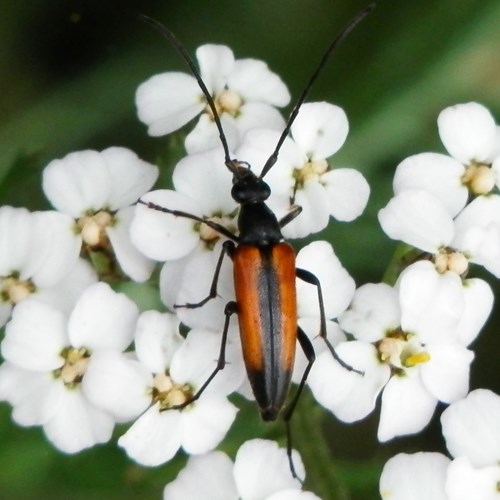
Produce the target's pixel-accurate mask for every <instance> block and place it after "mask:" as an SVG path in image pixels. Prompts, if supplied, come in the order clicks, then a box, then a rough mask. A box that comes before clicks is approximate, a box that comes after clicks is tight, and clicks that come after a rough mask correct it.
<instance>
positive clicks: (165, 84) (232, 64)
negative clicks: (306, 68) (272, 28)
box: [136, 44, 290, 153]
mask: <svg viewBox="0 0 500 500" xmlns="http://www.w3.org/2000/svg"><path fill="white" fill-rule="evenodd" d="M196 58H197V59H198V63H199V67H200V74H201V77H202V79H203V81H204V82H205V85H206V87H207V89H208V91H209V92H210V95H211V96H212V97H213V99H214V102H215V107H216V109H217V112H218V114H219V117H220V119H221V122H222V127H223V129H224V134H225V135H226V138H227V141H228V144H229V147H230V148H235V147H237V146H238V144H239V141H240V140H241V137H242V135H243V134H244V132H245V131H247V130H249V129H251V128H255V127H264V128H271V129H274V130H282V129H283V128H284V125H285V123H284V120H283V118H282V116H281V115H280V113H279V112H278V111H277V110H276V109H275V106H277V107H282V106H286V105H287V104H288V102H289V101H290V94H289V93H288V90H287V88H286V86H285V84H284V83H283V82H282V81H281V79H280V78H279V77H278V76H277V75H276V74H274V73H272V72H271V71H270V70H269V68H268V67H267V65H266V64H265V63H264V62H263V61H259V60H256V59H235V58H234V54H233V52H232V50H231V49H230V48H229V47H226V46H225V45H211V44H207V45H202V46H201V47H199V48H198V49H197V51H196ZM136 105H137V112H138V115H139V119H140V120H141V121H142V122H144V123H145V124H146V125H148V133H149V135H152V136H161V135H166V134H170V133H171V132H174V131H175V130H178V129H179V128H181V127H182V126H183V125H185V124H186V123H188V122H189V121H191V120H192V119H193V118H195V117H196V116H198V115H200V114H201V116H200V118H199V120H198V123H197V125H196V126H195V128H194V130H192V131H191V132H190V133H189V134H188V135H187V137H186V141H185V146H186V150H187V152H188V153H197V152H200V151H206V150H208V149H211V148H213V147H215V146H218V145H219V144H220V142H219V134H218V131H217V128H216V126H215V122H214V119H213V113H212V110H211V109H210V107H209V106H208V104H207V101H206V98H205V96H204V95H203V92H202V91H201V89H200V88H199V86H198V83H197V81H196V79H195V78H194V77H193V76H191V75H188V74H186V73H180V72H168V73H162V74H160V75H155V76H153V77H151V78H150V79H149V80H147V81H146V82H144V83H142V84H141V85H140V86H139V88H138V89H137V93H136Z"/></svg>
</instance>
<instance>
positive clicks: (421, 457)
mask: <svg viewBox="0 0 500 500" xmlns="http://www.w3.org/2000/svg"><path fill="white" fill-rule="evenodd" d="M449 463H450V460H449V458H447V457H445V456H444V455H441V453H423V452H420V453H413V454H406V453H399V454H398V455H396V456H394V457H392V458H391V459H390V460H388V461H387V462H386V464H385V465H384V470H383V471H382V475H381V476H380V496H381V497H382V499H383V500H385V499H387V500H448V497H447V496H446V492H445V480H446V470H447V467H448V464H449ZM467 498H468V499H469V500H472V498H474V499H476V498H477V497H474V496H471V497H467Z"/></svg>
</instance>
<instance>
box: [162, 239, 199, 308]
mask: <svg viewBox="0 0 500 500" xmlns="http://www.w3.org/2000/svg"><path fill="white" fill-rule="evenodd" d="M204 247H205V245H204V244H203V243H201V242H200V243H199V244H198V246H197V247H196V248H195V249H194V250H193V252H192V254H190V255H188V256H186V257H183V258H181V259H177V260H170V261H167V262H165V264H164V265H163V267H162V268H161V272H160V298H161V301H162V302H163V303H164V304H165V305H166V306H167V307H168V308H169V309H170V310H171V311H172V310H173V309H174V304H175V302H176V299H177V295H178V294H179V290H180V288H181V284H182V277H183V276H184V272H185V270H186V267H187V266H188V265H189V264H190V262H191V259H192V258H193V256H194V255H196V254H197V253H199V252H205V251H206V249H205V248H204Z"/></svg>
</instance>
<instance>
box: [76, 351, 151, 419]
mask: <svg viewBox="0 0 500 500" xmlns="http://www.w3.org/2000/svg"><path fill="white" fill-rule="evenodd" d="M152 383H153V377H152V376H151V373H150V372H149V371H148V370H147V369H146V368H145V367H144V366H143V365H141V364H140V363H139V362H138V361H136V360H134V359H130V358H128V357H127V356H126V355H124V354H122V353H118V352H116V351H101V352H96V353H95V354H92V356H91V357H90V361H89V363H88V365H87V368H86V370H85V375H84V377H83V381H82V390H83V392H84V394H85V396H86V397H87V398H88V400H89V401H90V402H91V403H92V404H94V405H95V406H96V407H97V408H100V409H101V410H104V411H106V412H108V413H109V414H110V415H112V416H113V418H115V419H116V421H117V422H127V421H129V420H131V419H133V418H136V417H137V416H139V415H140V414H141V413H142V412H143V411H145V410H146V408H147V407H148V406H149V405H150V404H151V394H150V393H149V388H150V387H151V386H152Z"/></svg>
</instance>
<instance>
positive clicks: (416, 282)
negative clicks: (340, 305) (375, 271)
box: [310, 262, 493, 441]
mask: <svg viewBox="0 0 500 500" xmlns="http://www.w3.org/2000/svg"><path fill="white" fill-rule="evenodd" d="M476 303H484V304H485V306H484V307H483V305H481V306H479V307H477V308H476V307H475V304H476ZM492 305H493V295H492V292H491V289H490V288H489V287H488V285H487V284H486V283H484V282H483V281H481V280H468V281H467V282H466V286H465V287H463V286H462V283H461V281H460V278H459V277H458V276H456V275H455V274H453V273H446V274H444V275H440V274H438V273H436V272H435V270H434V269H433V266H432V264H431V263H429V262H418V263H416V264H413V265H412V266H410V267H408V268H407V269H406V270H405V271H404V272H403V273H402V275H401V277H400V280H399V282H398V285H397V287H396V288H392V287H390V286H388V285H385V284H368V285H364V286H362V287H360V288H359V289H358V290H357V292H356V294H355V297H354V300H353V302H352V304H351V306H350V308H349V309H348V310H347V311H346V312H345V313H344V314H342V315H341V316H340V318H339V321H340V325H341V327H342V328H343V329H344V330H346V331H347V332H349V333H351V334H353V335H354V336H355V338H356V341H354V342H352V341H351V342H347V343H346V342H344V343H340V344H339V345H337V346H336V350H337V353H338V354H339V356H340V357H341V359H342V360H344V361H345V362H347V363H349V364H350V365H351V366H353V367H354V368H356V369H357V370H362V371H364V376H361V375H359V374H357V373H355V372H350V371H348V370H346V369H344V368H342V367H341V366H340V365H339V364H338V363H337V362H336V361H335V360H334V359H333V358H332V357H331V356H330V357H326V356H324V354H321V356H320V357H319V358H318V360H317V362H316V363H315V365H314V366H313V370H312V372H311V375H313V374H314V376H313V377H312V378H311V382H313V383H311V382H310V386H311V389H312V391H313V394H314V396H315V397H316V399H318V401H319V402H320V403H321V404H323V405H324V406H326V407H327V408H328V409H329V410H330V411H332V412H333V413H334V414H335V415H336V416H337V417H338V418H340V419H341V420H344V421H347V422H352V421H355V420H359V419H361V418H363V417H365V416H366V415H368V414H369V413H370V412H371V411H372V410H373V409H374V407H375V402H376V398H377V396H378V394H379V392H380V391H381V390H382V388H384V386H385V388H384V392H383V395H382V409H381V416H380V424H379V430H378V437H379V439H380V440H381V441H386V440H388V439H391V438H393V437H395V436H398V435H404V434H411V433H415V432H418V431H419V430H421V429H422V428H423V427H425V425H427V423H428V422H429V420H430V418H431V417H432V414H433V412H434V408H435V406H436V404H437V401H438V400H439V401H444V402H447V403H450V402H452V401H455V400H457V399H459V398H460V397H463V396H464V395H465V394H466V393H467V390H468V382H469V365H470V363H471V361H472V359H473V357H474V356H473V353H472V352H471V351H470V350H468V349H467V348H466V345H468V344H469V343H470V342H471V341H472V340H473V339H474V338H475V337H476V335H477V334H478V333H479V330H480V329H481V327H482V325H483V324H484V322H485V321H486V318H487V317H488V315H489V313H490V311H491V308H492ZM331 380H335V381H336V383H335V384H332V383H331Z"/></svg>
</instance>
